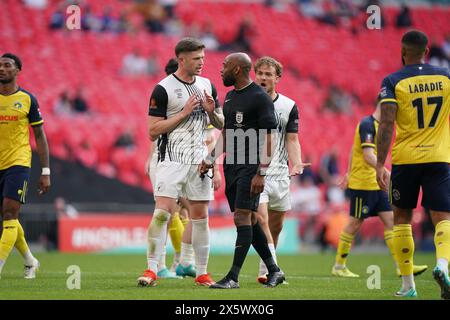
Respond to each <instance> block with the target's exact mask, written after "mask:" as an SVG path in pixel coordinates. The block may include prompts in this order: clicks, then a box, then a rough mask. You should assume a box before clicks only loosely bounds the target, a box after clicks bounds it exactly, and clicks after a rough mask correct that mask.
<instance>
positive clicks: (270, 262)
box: [252, 222, 280, 272]
mask: <svg viewBox="0 0 450 320" xmlns="http://www.w3.org/2000/svg"><path fill="white" fill-rule="evenodd" d="M252 234H253V236H252V245H253V247H254V248H255V250H256V252H257V253H258V254H259V256H260V257H261V260H263V261H264V264H265V265H266V267H267V270H268V271H269V272H278V271H280V268H278V266H277V264H276V262H275V259H274V257H273V256H272V253H271V252H270V249H269V246H268V244H267V238H266V235H265V234H264V231H263V230H262V228H261V226H260V225H259V223H258V222H256V224H255V225H253V227H252Z"/></svg>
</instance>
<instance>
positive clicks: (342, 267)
mask: <svg viewBox="0 0 450 320" xmlns="http://www.w3.org/2000/svg"><path fill="white" fill-rule="evenodd" d="M334 268H335V269H336V270H342V269H345V264H339V263H335V264H334Z"/></svg>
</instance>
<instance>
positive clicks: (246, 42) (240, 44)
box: [232, 17, 254, 54]
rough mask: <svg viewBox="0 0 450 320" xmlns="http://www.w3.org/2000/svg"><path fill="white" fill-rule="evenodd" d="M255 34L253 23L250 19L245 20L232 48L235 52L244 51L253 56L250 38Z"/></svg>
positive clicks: (240, 26)
mask: <svg viewBox="0 0 450 320" xmlns="http://www.w3.org/2000/svg"><path fill="white" fill-rule="evenodd" d="M253 34H254V30H253V28H252V22H251V20H250V18H248V17H247V18H245V19H244V20H242V22H241V24H240V25H239V29H238V32H237V35H236V37H235V39H234V41H233V44H232V46H233V47H234V50H235V51H242V52H246V53H248V54H252V48H251V44H250V38H251V36H252V35H253Z"/></svg>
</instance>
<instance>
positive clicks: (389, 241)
mask: <svg viewBox="0 0 450 320" xmlns="http://www.w3.org/2000/svg"><path fill="white" fill-rule="evenodd" d="M384 241H385V242H386V245H387V247H388V248H389V252H390V253H391V256H392V258H393V259H394V262H395V266H396V267H398V262H397V257H396V255H395V249H394V231H392V230H384Z"/></svg>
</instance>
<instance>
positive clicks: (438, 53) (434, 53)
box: [429, 39, 449, 68]
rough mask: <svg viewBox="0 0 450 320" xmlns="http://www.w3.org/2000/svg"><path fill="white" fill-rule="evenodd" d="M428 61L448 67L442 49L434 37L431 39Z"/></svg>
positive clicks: (434, 64) (437, 65) (438, 65)
mask: <svg viewBox="0 0 450 320" xmlns="http://www.w3.org/2000/svg"><path fill="white" fill-rule="evenodd" d="M429 57H430V61H429V63H430V64H431V65H433V66H436V67H444V68H448V67H449V61H448V60H447V57H446V55H445V52H444V49H443V48H442V47H441V46H440V45H439V44H438V43H437V41H436V39H433V41H432V42H431V45H430V53H429Z"/></svg>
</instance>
